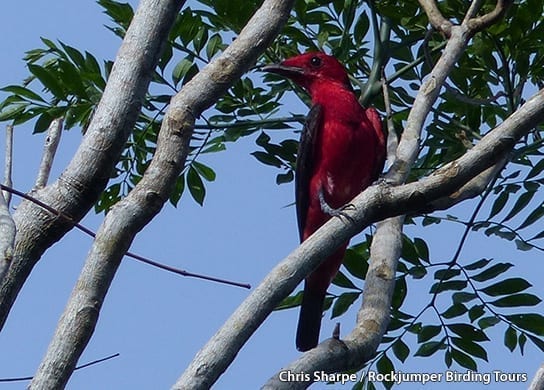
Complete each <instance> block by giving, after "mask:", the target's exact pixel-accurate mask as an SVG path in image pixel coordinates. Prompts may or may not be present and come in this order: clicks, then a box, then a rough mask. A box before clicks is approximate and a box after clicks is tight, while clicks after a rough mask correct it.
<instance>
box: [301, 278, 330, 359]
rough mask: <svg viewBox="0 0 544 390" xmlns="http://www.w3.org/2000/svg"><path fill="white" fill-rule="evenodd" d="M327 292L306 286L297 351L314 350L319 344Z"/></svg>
mask: <svg viewBox="0 0 544 390" xmlns="http://www.w3.org/2000/svg"><path fill="white" fill-rule="evenodd" d="M325 294H326V291H323V292H321V291H315V290H313V289H310V288H308V284H307V282H305V286H304V295H303V297H302V305H301V306H300V314H299V317H298V327H297V339H296V344H297V349H298V350H299V351H301V352H304V351H307V350H309V349H312V348H314V347H315V346H316V345H317V343H318V342H319V330H320V328H321V316H322V313H323V303H324V302H325Z"/></svg>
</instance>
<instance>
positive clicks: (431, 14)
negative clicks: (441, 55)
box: [419, 0, 453, 38]
mask: <svg viewBox="0 0 544 390" xmlns="http://www.w3.org/2000/svg"><path fill="white" fill-rule="evenodd" d="M419 5H421V8H423V10H424V11H425V13H426V14H427V17H428V18H429V22H430V23H431V25H432V26H433V27H434V28H435V29H436V30H437V31H439V32H441V33H442V34H444V35H445V36H446V37H447V38H449V37H450V35H451V28H452V27H453V23H452V22H450V21H449V20H448V19H446V18H445V17H444V16H443V15H442V12H440V10H439V9H438V4H436V1H434V0H419Z"/></svg>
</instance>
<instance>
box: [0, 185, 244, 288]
mask: <svg viewBox="0 0 544 390" xmlns="http://www.w3.org/2000/svg"><path fill="white" fill-rule="evenodd" d="M0 187H1V189H2V190H3V191H8V192H10V193H12V194H14V195H17V196H20V197H21V198H23V199H26V200H28V201H30V202H32V203H34V204H36V205H38V206H40V207H41V208H43V209H45V210H47V211H49V212H50V213H51V214H53V215H56V216H58V217H60V218H63V219H64V220H66V221H68V222H70V223H71V224H73V225H74V227H75V228H77V229H79V230H81V231H82V232H83V233H85V234H87V235H89V236H91V237H93V238H95V237H96V233H95V232H93V231H92V230H91V229H89V228H88V227H86V226H83V225H82V224H80V223H77V222H75V221H74V219H73V218H72V217H70V216H68V215H66V214H63V213H61V212H60V211H58V210H56V209H55V208H53V207H51V206H49V205H48V204H45V203H43V202H41V201H40V200H38V199H36V198H34V197H32V196H30V195H28V194H25V193H24V192H21V191H18V190H16V189H14V188H10V187H7V186H5V185H2V184H0ZM125 255H126V256H127V257H130V258H132V259H134V260H137V261H140V262H142V263H145V264H148V265H151V266H153V267H156V268H160V269H163V270H165V271H168V272H172V273H174V274H178V275H181V276H187V277H191V278H197V279H203V280H209V281H211V282H216V283H222V284H228V285H230V286H236V287H242V288H247V289H250V288H251V285H250V284H248V283H241V282H234V281H231V280H227V279H221V278H216V277H214V276H208V275H202V274H196V273H193V272H188V271H185V270H183V269H179V268H175V267H171V266H169V265H165V264H162V263H158V262H156V261H153V260H151V259H148V258H147V257H144V256H140V255H138V254H136V253H132V252H128V251H127V252H126V253H125Z"/></svg>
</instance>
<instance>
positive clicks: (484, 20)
mask: <svg viewBox="0 0 544 390" xmlns="http://www.w3.org/2000/svg"><path fill="white" fill-rule="evenodd" d="M512 3H513V1H512V0H497V4H496V5H495V8H494V9H493V11H491V12H489V13H487V14H485V15H482V16H479V17H476V18H470V19H468V20H465V21H463V23H465V22H466V24H467V26H468V27H469V29H470V30H471V31H472V32H473V34H472V35H474V34H475V33H477V32H478V31H482V30H483V29H485V28H487V27H489V26H491V25H492V24H493V23H495V22H496V21H497V20H499V19H500V18H502V16H503V15H504V13H505V12H506V10H507V9H508V8H509V7H510V6H511V5H512Z"/></svg>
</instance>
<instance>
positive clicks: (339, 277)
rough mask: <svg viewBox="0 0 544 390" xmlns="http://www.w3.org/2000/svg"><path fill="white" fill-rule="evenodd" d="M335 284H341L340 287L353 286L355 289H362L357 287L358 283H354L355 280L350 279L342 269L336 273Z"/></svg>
mask: <svg viewBox="0 0 544 390" xmlns="http://www.w3.org/2000/svg"><path fill="white" fill-rule="evenodd" d="M332 283H333V284H335V285H336V286H340V287H344V288H351V289H353V290H360V289H359V288H357V286H356V285H354V284H353V282H352V281H351V280H349V279H348V277H347V276H346V275H345V274H344V273H343V272H341V271H338V273H337V274H336V276H335V277H334V279H333V281H332Z"/></svg>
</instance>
